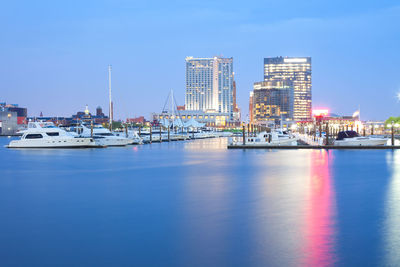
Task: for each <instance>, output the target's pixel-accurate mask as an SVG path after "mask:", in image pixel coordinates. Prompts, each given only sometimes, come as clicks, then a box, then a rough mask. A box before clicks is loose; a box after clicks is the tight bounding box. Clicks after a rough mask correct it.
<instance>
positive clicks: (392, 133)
mask: <svg viewBox="0 0 400 267" xmlns="http://www.w3.org/2000/svg"><path fill="white" fill-rule="evenodd" d="M392 146H394V122H393V121H392Z"/></svg>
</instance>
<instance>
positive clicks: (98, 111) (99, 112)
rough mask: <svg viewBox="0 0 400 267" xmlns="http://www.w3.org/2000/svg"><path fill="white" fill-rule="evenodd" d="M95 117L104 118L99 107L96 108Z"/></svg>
mask: <svg viewBox="0 0 400 267" xmlns="http://www.w3.org/2000/svg"><path fill="white" fill-rule="evenodd" d="M96 116H97V117H104V113H103V109H102V108H101V107H100V106H98V107H97V108H96Z"/></svg>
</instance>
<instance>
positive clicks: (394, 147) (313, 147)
mask: <svg viewBox="0 0 400 267" xmlns="http://www.w3.org/2000/svg"><path fill="white" fill-rule="evenodd" d="M399 148H400V146H331V145H329V146H320V145H297V146H261V145H228V149H399Z"/></svg>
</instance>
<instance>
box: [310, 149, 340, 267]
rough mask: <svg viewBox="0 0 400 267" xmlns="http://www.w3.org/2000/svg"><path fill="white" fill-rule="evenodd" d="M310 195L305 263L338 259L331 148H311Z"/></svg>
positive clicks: (329, 262)
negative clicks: (336, 255) (317, 149)
mask: <svg viewBox="0 0 400 267" xmlns="http://www.w3.org/2000/svg"><path fill="white" fill-rule="evenodd" d="M310 161H311V162H310V176H309V199H308V203H307V215H306V228H305V233H306V235H305V236H306V246H305V251H304V253H305V254H304V255H305V262H304V265H305V266H331V265H333V264H334V263H335V261H336V259H335V251H334V249H335V223H336V222H335V218H336V204H335V191H334V187H333V185H332V177H333V174H332V173H331V170H332V168H331V162H332V161H333V153H332V151H327V150H321V151H315V150H314V151H311V154H310Z"/></svg>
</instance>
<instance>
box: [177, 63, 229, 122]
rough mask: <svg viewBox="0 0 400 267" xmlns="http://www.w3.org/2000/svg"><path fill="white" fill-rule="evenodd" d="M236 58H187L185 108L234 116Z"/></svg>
mask: <svg viewBox="0 0 400 267" xmlns="http://www.w3.org/2000/svg"><path fill="white" fill-rule="evenodd" d="M233 84H234V82H233V58H222V57H213V58H193V57H187V58H186V97H185V109H186V110H189V111H202V112H214V113H224V114H229V120H233V118H234V114H233V113H234V99H233V97H234V96H233V94H234V89H233Z"/></svg>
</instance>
